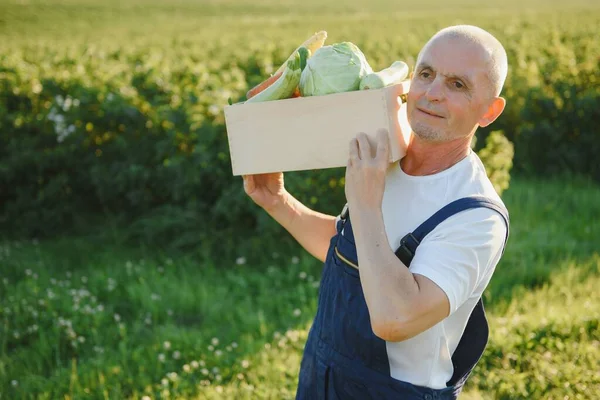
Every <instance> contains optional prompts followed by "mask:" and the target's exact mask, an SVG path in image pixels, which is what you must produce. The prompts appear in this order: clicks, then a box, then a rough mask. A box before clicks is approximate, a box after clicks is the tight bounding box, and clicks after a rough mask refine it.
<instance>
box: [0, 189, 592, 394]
mask: <svg viewBox="0 0 600 400" xmlns="http://www.w3.org/2000/svg"><path fill="white" fill-rule="evenodd" d="M565 193H568V197H567V196H565ZM504 197H505V202H506V204H507V206H508V208H509V209H510V210H511V219H512V227H511V237H510V240H509V245H508V248H507V251H506V255H505V257H504V258H503V260H502V261H501V263H500V264H499V266H498V269H497V273H496V275H495V277H494V278H493V280H492V283H491V285H490V288H489V290H488V291H487V292H486V296H485V300H486V305H487V310H488V313H489V316H490V325H491V332H492V333H491V339H490V344H489V347H488V349H487V351H486V353H485V354H484V356H483V358H482V360H481V362H480V364H479V365H478V366H477V369H476V371H475V373H474V375H473V377H472V378H471V380H470V381H469V382H468V384H467V388H466V394H465V396H464V397H465V398H467V399H478V398H483V399H517V398H518V399H525V398H529V399H531V398H535V399H564V398H569V399H593V398H598V396H600V376H599V375H598V374H599V370H598V368H597V367H598V362H599V360H600V325H599V320H600V293H599V292H598V287H599V285H600V254H599V253H598V248H597V240H596V239H595V238H598V237H599V236H600V223H599V222H598V221H599V220H600V188H598V186H597V185H593V184H590V183H584V182H582V183H568V182H565V181H554V182H553V181H547V182H534V181H521V180H516V181H514V182H513V184H512V186H511V188H510V189H509V190H508V191H507V192H506V193H505V196H504ZM237 256H238V257H239V260H238V263H236V264H233V265H223V264H220V263H218V262H214V263H210V264H200V263H198V262H196V261H194V260H193V259H189V258H186V257H178V258H174V259H172V258H169V254H162V253H158V252H156V251H152V250H144V251H143V250H140V249H131V248H129V249H124V248H122V247H118V246H106V247H104V246H103V247H99V246H97V245H95V244H94V243H93V242H92V241H90V240H86V239H85V238H79V239H78V238H75V239H60V240H51V241H47V242H42V243H37V242H34V243H31V242H6V243H4V244H3V245H2V247H1V249H0V263H1V264H2V271H3V282H1V283H0V288H1V289H2V290H0V304H1V306H2V308H1V309H2V315H1V317H2V321H3V324H4V328H3V330H2V331H0V333H1V334H2V341H1V342H0V393H4V395H3V398H7V399H13V398H21V397H23V398H48V399H50V398H52V399H54V398H63V396H70V398H88V397H87V396H88V395H89V396H91V398H100V399H105V398H106V399H115V398H141V397H142V396H143V395H149V396H151V398H168V397H169V396H171V398H200V399H204V398H209V399H219V398H231V399H240V398H248V399H250V398H268V399H284V398H288V399H289V398H293V395H294V390H295V384H296V379H297V374H298V369H299V362H300V357H301V352H302V347H303V344H304V340H305V339H306V335H307V332H308V328H309V326H310V323H311V319H312V317H313V316H314V313H315V308H316V299H317V291H318V281H319V276H320V271H321V265H320V263H318V262H316V261H315V260H314V259H312V258H311V257H310V256H308V255H306V253H300V252H298V253H297V254H296V255H292V254H290V255H284V254H271V255H269V257H268V259H265V261H264V262H263V263H261V264H256V265H251V264H248V263H247V262H245V260H244V257H245V254H238V255H237Z"/></svg>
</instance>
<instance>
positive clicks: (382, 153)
mask: <svg viewBox="0 0 600 400" xmlns="http://www.w3.org/2000/svg"><path fill="white" fill-rule="evenodd" d="M389 157H390V143H389V137H388V132H387V131H386V130H385V129H380V130H378V131H377V154H376V155H375V158H376V159H377V160H380V161H386V162H387V161H388V159H389Z"/></svg>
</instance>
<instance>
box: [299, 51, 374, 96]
mask: <svg viewBox="0 0 600 400" xmlns="http://www.w3.org/2000/svg"><path fill="white" fill-rule="evenodd" d="M372 72H373V69H372V68H371V66H370V65H369V63H368V62H367V59H366V57H365V55H364V54H363V52H362V51H361V50H360V49H359V48H358V47H357V46H356V45H355V44H354V43H351V42H342V43H336V44H333V45H331V46H323V47H321V48H320V49H318V50H317V51H316V52H315V53H314V54H313V55H312V57H310V58H309V59H308V62H307V64H306V68H305V69H304V71H302V75H301V77H300V86H299V88H300V94H301V95H302V96H322V95H327V94H332V93H341V92H349V91H353V90H358V89H359V86H360V81H361V79H362V78H363V77H364V76H365V75H367V74H370V73H372Z"/></svg>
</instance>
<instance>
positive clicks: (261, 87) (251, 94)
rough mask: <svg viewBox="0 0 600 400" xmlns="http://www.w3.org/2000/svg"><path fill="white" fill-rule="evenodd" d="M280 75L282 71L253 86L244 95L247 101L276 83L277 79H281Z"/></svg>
mask: <svg viewBox="0 0 600 400" xmlns="http://www.w3.org/2000/svg"><path fill="white" fill-rule="evenodd" d="M281 75H283V71H281V72H279V73H277V74H275V75H271V76H270V77H269V78H267V79H265V80H264V81H262V82H261V83H259V84H258V85H256V86H254V87H253V88H252V89H250V90H248V93H246V98H247V99H249V98H251V97H254V96H256V95H257V94H259V93H260V92H262V91H263V90H265V89H266V88H268V87H269V86H271V85H272V84H273V83H275V82H276V81H277V79H279V78H280V77H281Z"/></svg>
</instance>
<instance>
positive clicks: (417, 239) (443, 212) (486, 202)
mask: <svg viewBox="0 0 600 400" xmlns="http://www.w3.org/2000/svg"><path fill="white" fill-rule="evenodd" d="M479 207H485V208H489V209H490V210H494V211H496V212H498V213H499V214H500V215H501V216H502V218H504V222H505V223H506V238H505V243H506V240H507V239H508V230H509V217H508V211H507V210H506V209H505V208H504V207H503V206H501V205H500V204H498V203H496V202H495V201H493V200H491V199H489V198H487V197H483V196H469V197H463V198H461V199H458V200H455V201H453V202H451V203H449V204H447V205H446V206H444V207H442V208H441V209H440V210H439V211H437V212H436V213H435V214H433V215H432V216H431V217H429V218H428V219H427V220H426V221H425V222H423V223H422V224H421V225H419V227H418V228H417V229H415V230H414V231H413V232H410V233H408V234H407V235H406V236H404V237H403V238H402V240H400V247H398V250H396V252H395V253H396V256H398V258H400V260H401V261H402V262H403V263H404V265H406V266H407V267H408V266H410V263H411V262H412V259H413V257H414V256H415V252H416V251H417V247H418V246H419V244H421V242H422V241H423V239H424V238H425V236H427V234H429V233H430V232H431V231H433V230H434V229H435V227H436V226H438V225H439V224H440V223H442V222H443V221H444V220H445V219H446V218H448V217H451V216H453V215H454V214H457V213H459V212H461V211H465V210H468V209H471V208H479ZM502 252H504V248H503V249H502Z"/></svg>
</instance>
